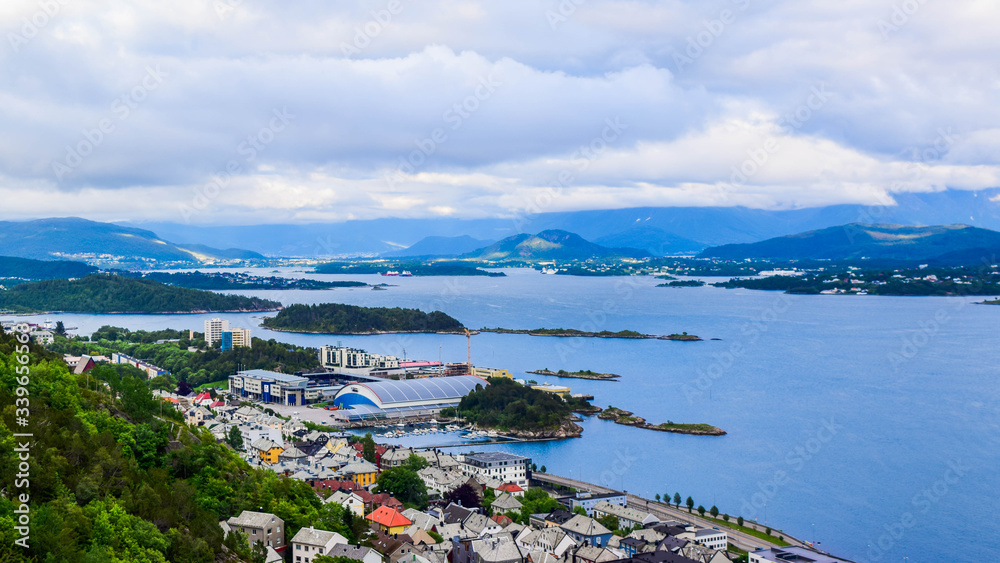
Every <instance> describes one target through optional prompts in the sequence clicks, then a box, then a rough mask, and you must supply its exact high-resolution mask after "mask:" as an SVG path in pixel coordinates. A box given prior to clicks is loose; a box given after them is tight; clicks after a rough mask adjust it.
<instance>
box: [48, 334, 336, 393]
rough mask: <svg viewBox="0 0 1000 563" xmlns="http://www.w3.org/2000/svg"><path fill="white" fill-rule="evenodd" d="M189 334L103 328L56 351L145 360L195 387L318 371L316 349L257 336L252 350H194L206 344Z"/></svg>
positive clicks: (60, 342)
mask: <svg viewBox="0 0 1000 563" xmlns="http://www.w3.org/2000/svg"><path fill="white" fill-rule="evenodd" d="M188 336H189V335H188V333H187V332H186V331H170V330H166V331H157V332H152V333H148V332H145V331H141V330H140V331H136V332H131V331H129V330H128V329H123V328H118V327H109V326H104V327H101V328H100V329H98V330H97V332H95V333H94V334H92V335H91V339H93V342H87V341H84V340H83V339H73V340H66V339H62V338H59V339H57V340H56V342H55V344H54V345H53V346H52V347H51V348H52V350H54V351H57V352H60V353H64V354H73V355H80V354H91V355H95V354H110V353H111V352H123V353H125V354H128V355H130V356H132V357H134V358H142V359H144V360H147V361H149V362H150V363H152V364H153V365H155V366H157V367H159V368H163V369H165V370H168V371H169V372H170V373H171V375H172V380H173V381H174V382H179V381H186V382H187V383H188V384H189V385H191V386H192V387H196V386H198V385H201V384H203V383H211V382H214V381H222V380H224V379H226V378H227V377H229V376H230V375H232V374H234V373H236V371H237V370H239V369H266V370H272V371H280V372H282V373H295V372H297V371H301V372H309V371H315V370H317V369H319V367H320V365H319V359H318V352H317V350H316V349H315V348H303V347H301V346H295V345H292V344H285V343H282V342H278V341H276V340H262V339H260V338H254V339H253V340H252V343H253V346H252V347H251V348H233V349H232V350H227V351H225V352H221V351H219V350H218V349H207V350H200V351H198V352H189V351H188V347H190V346H203V345H204V341H203V340H200V337H201V335H200V333H196V338H198V339H197V340H188ZM160 339H180V341H179V342H168V343H164V344H153V342H155V341H156V340H160Z"/></svg>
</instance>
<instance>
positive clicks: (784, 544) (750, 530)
mask: <svg viewBox="0 0 1000 563" xmlns="http://www.w3.org/2000/svg"><path fill="white" fill-rule="evenodd" d="M705 519H706V520H711V521H712V522H716V523H718V524H720V525H722V526H725V527H727V528H732V529H734V530H736V531H739V532H743V533H744V534H747V535H750V536H753V537H755V538H758V539H762V540H764V541H768V542H771V543H773V544H774V545H777V546H780V547H788V546H789V545H792V544H790V543H788V542H786V541H785V540H783V539H780V538H778V536H769V535H767V534H765V533H764V532H761V531H758V530H755V529H753V528H748V527H746V526H740V525H739V524H737V523H736V522H726V521H725V520H723V519H722V518H712V517H711V516H705ZM772 533H773V531H772ZM779 535H780V534H779Z"/></svg>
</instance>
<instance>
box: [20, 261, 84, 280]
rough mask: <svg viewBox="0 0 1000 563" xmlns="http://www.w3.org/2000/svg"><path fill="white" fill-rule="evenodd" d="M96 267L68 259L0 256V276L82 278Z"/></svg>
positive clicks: (32, 278)
mask: <svg viewBox="0 0 1000 563" xmlns="http://www.w3.org/2000/svg"><path fill="white" fill-rule="evenodd" d="M96 271H97V268H95V267H93V266H88V265H87V264H84V263H83V262H71V261H69V260H31V259H29V258H14V257H11V256H0V278H21V279H26V280H50V279H55V278H82V277H83V276H86V275H87V274H93V273H94V272H96Z"/></svg>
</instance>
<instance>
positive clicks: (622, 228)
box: [132, 188, 1000, 257]
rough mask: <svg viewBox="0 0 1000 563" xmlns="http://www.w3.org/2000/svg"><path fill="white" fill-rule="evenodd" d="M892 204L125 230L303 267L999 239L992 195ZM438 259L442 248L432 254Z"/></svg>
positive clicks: (998, 194)
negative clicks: (528, 254)
mask: <svg viewBox="0 0 1000 563" xmlns="http://www.w3.org/2000/svg"><path fill="white" fill-rule="evenodd" d="M894 197H895V199H896V205H893V206H885V207H878V206H876V207H869V206H864V205H834V206H828V207H815V208H806V209H794V210H777V211H771V210H761V209H749V208H745V207H640V208H630V209H611V210H594V211H574V212H558V213H538V214H532V215H527V216H524V217H519V218H506V219H504V218H491V219H474V220H473V219H470V220H464V219H447V218H445V219H376V220H366V221H348V222H341V223H313V224H306V225H252V226H232V227H222V226H216V227H198V226H193V225H185V224H180V223H144V224H141V225H135V224H132V226H139V227H142V228H144V229H149V230H152V231H155V232H156V233H157V234H158V235H160V236H161V237H163V238H164V240H169V241H173V242H174V243H175V244H177V245H187V244H203V245H209V246H213V247H236V248H248V249H250V250H253V251H255V252H259V253H262V254H266V255H271V256H306V257H330V256H344V257H346V256H358V255H368V256H377V255H381V254H384V253H389V252H393V253H395V252H398V251H401V250H403V249H406V250H403V253H405V254H410V253H411V251H410V249H409V248H408V247H412V246H413V245H415V244H416V243H418V242H420V241H421V240H422V239H424V238H426V237H469V238H478V239H485V240H500V239H503V238H506V237H509V236H512V235H516V234H520V233H537V232H541V231H546V230H551V229H558V230H563V231H568V232H572V233H576V234H578V235H580V236H581V237H583V238H584V239H586V240H589V241H593V242H595V243H597V244H600V245H602V246H607V247H617V246H622V247H631V248H641V249H644V250H647V251H649V252H651V253H653V254H657V255H670V254H678V253H680V254H683V253H691V252H697V251H699V250H701V249H703V248H706V247H709V246H719V245H724V244H733V243H749V242H757V241H761V240H765V239H769V238H774V237H780V236H784V235H791V234H794V233H801V232H804V231H812V230H817V229H824V228H827V227H833V226H837V225H844V224H849V223H884V224H901V225H949V224H958V223H961V224H967V225H971V226H975V227H980V228H986V229H994V230H1000V188H995V189H989V190H981V191H978V192H971V191H964V190H944V191H940V192H933V193H907V194H896V195H895V196H894ZM147 232H148V231H147ZM440 242H442V243H443V244H448V243H446V242H445V241H440ZM417 250H419V251H421V252H424V250H420V249H417ZM440 251H442V249H440V248H439V249H437V250H435V252H440ZM464 251H465V252H470V251H471V250H468V249H467V250H464ZM452 252H456V250H454V249H451V248H449V249H447V253H452ZM434 255H437V254H434Z"/></svg>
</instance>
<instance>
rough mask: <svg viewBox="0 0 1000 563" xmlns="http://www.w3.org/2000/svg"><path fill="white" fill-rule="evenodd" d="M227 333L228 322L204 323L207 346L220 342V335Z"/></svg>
mask: <svg viewBox="0 0 1000 563" xmlns="http://www.w3.org/2000/svg"><path fill="white" fill-rule="evenodd" d="M223 332H229V321H224V320H222V319H211V320H207V321H205V343H206V344H208V345H209V346H211V345H212V343H214V342H218V341H219V340H222V333H223Z"/></svg>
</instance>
